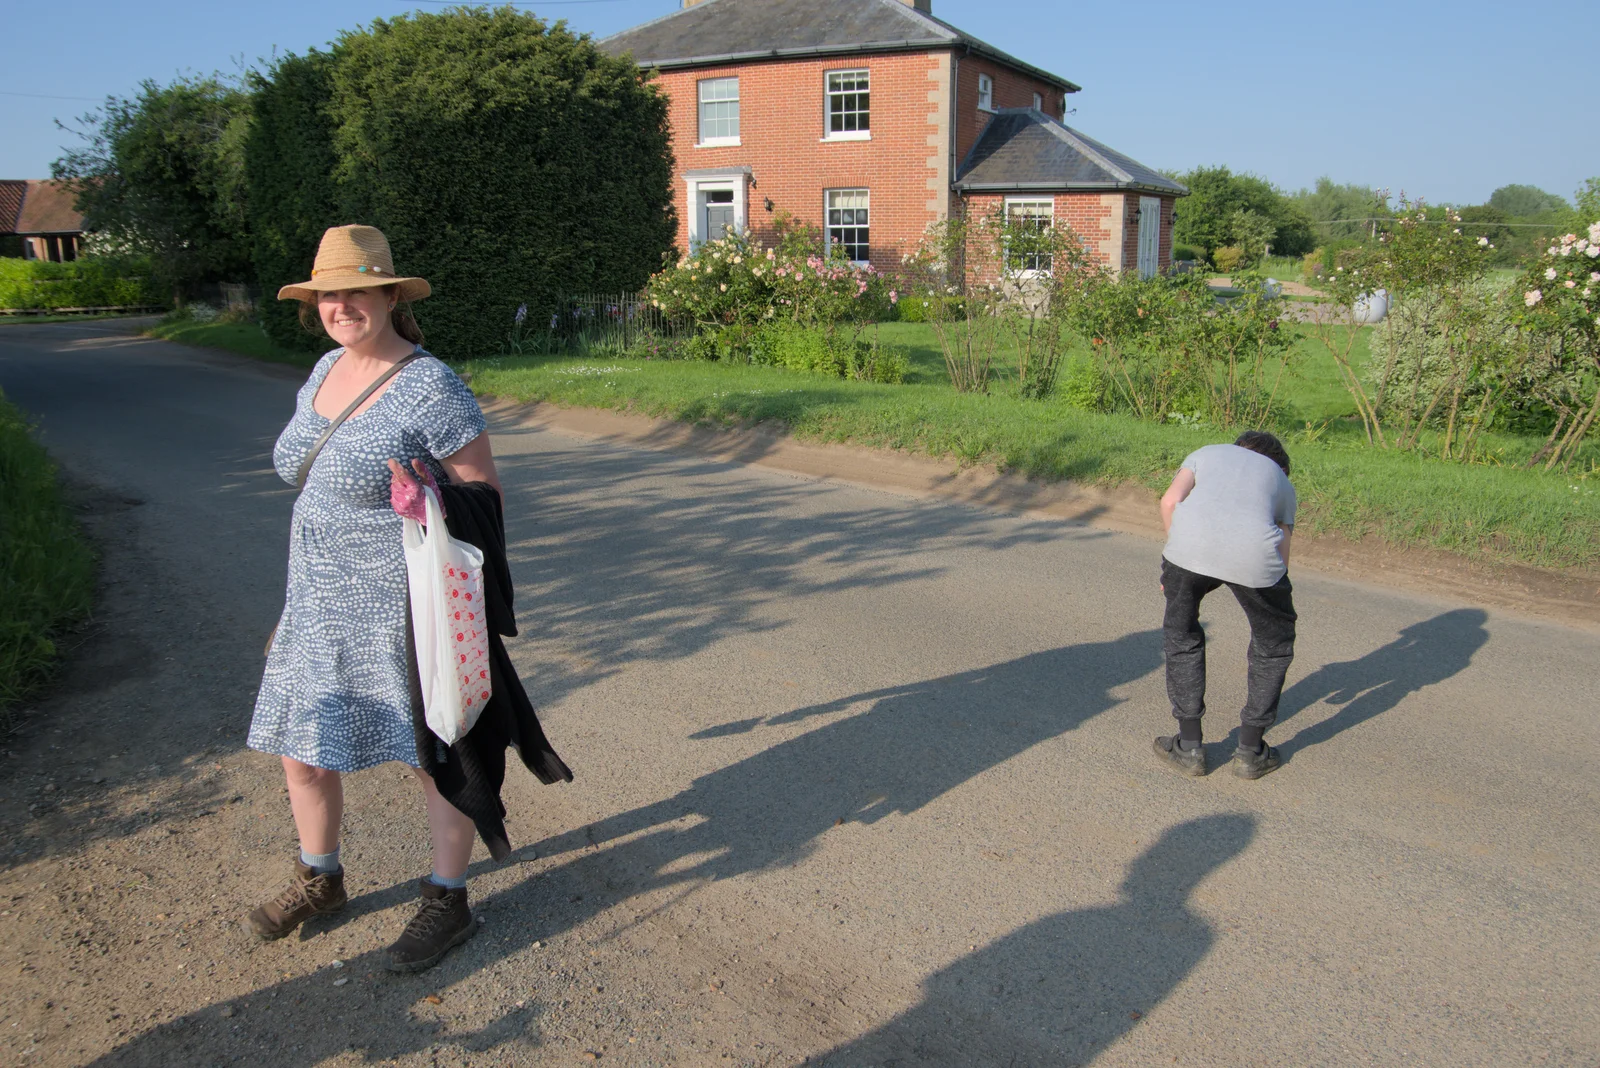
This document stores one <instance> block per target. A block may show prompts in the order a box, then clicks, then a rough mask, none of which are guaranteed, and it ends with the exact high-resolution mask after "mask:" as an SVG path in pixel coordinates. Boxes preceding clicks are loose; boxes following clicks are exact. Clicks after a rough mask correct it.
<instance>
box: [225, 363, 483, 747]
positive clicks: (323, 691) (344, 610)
mask: <svg viewBox="0 0 1600 1068" xmlns="http://www.w3.org/2000/svg"><path fill="white" fill-rule="evenodd" d="M342 352H343V350H342V349H335V350H334V351H333V352H330V353H328V354H327V355H326V356H324V357H323V358H322V359H321V360H320V361H319V362H318V363H317V366H316V369H315V370H313V371H312V372H311V377H310V378H309V379H308V380H307V382H306V384H305V385H304V386H302V387H301V389H300V395H299V398H298V400H297V402H296V405H295V413H294V418H293V419H291V420H290V421H289V425H288V426H287V427H285V428H284V431H283V433H282V434H281V435H279V437H278V443H277V445H276V446H275V447H274V448H273V450H272V458H273V462H274V464H275V465H276V466H277V469H278V474H279V475H280V476H282V477H283V479H284V481H286V482H288V483H290V484H291V485H292V484H293V483H294V479H295V475H296V473H297V471H298V469H299V467H300V462H301V460H302V459H304V457H305V455H306V452H307V450H309V449H310V448H311V444H312V442H314V441H315V440H316V438H317V435H319V434H320V433H322V430H323V428H325V427H326V426H327V425H328V420H327V419H325V418H323V417H322V416H321V415H318V414H317V412H316V409H315V408H313V407H312V401H313V399H314V398H315V397H316V394H317V389H318V387H320V386H321V385H322V380H323V379H324V378H325V377H327V374H328V371H329V370H330V369H331V368H332V367H333V364H334V362H335V361H336V360H337V359H338V358H339V356H340V355H341V354H342ZM484 428H485V423H484V419H483V412H482V411H481V410H479V408H478V402H477V399H476V398H475V397H473V395H472V391H471V390H469V389H468V388H467V386H466V384H465V383H464V382H462V381H461V379H460V378H458V377H457V376H456V374H455V372H453V371H451V370H450V368H448V367H446V366H445V365H444V364H443V363H441V362H440V361H438V360H436V359H434V358H433V357H432V356H427V355H424V356H423V358H421V359H419V360H416V361H414V362H412V363H411V364H409V365H408V366H407V367H405V368H404V369H403V370H401V371H400V373H399V374H397V375H395V377H394V378H393V379H392V380H391V381H390V383H389V386H388V388H387V389H386V390H384V392H383V393H382V394H380V395H379V397H378V399H377V401H376V402H374V403H373V405H372V407H370V408H368V409H367V410H366V411H364V412H362V413H361V414H359V415H355V416H351V417H350V418H349V419H347V420H345V422H344V425H343V426H341V427H340V428H339V429H338V430H337V431H335V432H334V434H333V436H332V437H331V438H329V439H328V443H327V444H326V445H324V446H323V449H322V452H321V454H320V455H318V457H317V460H316V463H314V464H313V465H312V467H311V473H310V475H309V476H308V477H307V478H306V485H305V489H304V490H302V491H301V493H300V497H299V499H298V500H296V501H295V505H294V518H293V520H292V521H291V523H290V528H289V585H288V596H287V597H286V598H285V604H284V611H283V618H282V620H281V621H280V622H279V624H278V633H277V635H276V637H275V638H274V639H273V643H272V649H271V651H270V652H269V653H268V655H267V668H266V672H265V674H264V675H263V677H262V679H261V690H260V692H259V694H258V695H257V697H256V710H255V716H254V718H253V719H252V720H251V722H250V737H249V742H248V744H249V745H250V747H251V748H252V749H259V750H261V751H262V752H266V753H274V754H277V755H280V756H287V757H292V758H293V759H295V760H298V761H300V762H301V763H303V764H310V765H311V766H313V767H318V768H329V769H331V770H334V771H359V770H361V769H362V768H369V767H372V766H373V765H375V764H382V763H385V762H386V761H390V760H399V761H403V762H405V763H407V764H410V765H413V766H415V765H416V763H417V746H416V735H415V734H414V732H413V730H412V723H411V697H410V687H409V684H408V682H409V673H410V671H409V667H408V661H407V657H406V647H405V642H406V565H405V555H404V552H403V550H402V548H401V540H400V534H401V529H402V525H401V519H400V517H399V516H398V515H396V514H395V513H394V510H393V509H392V508H390V507H389V470H388V466H387V463H386V461H387V460H389V459H390V458H393V459H396V460H399V461H400V462H401V463H402V464H405V465H406V466H408V467H409V466H410V462H411V460H412V459H420V460H422V461H423V462H424V463H425V464H427V466H428V467H429V468H430V469H431V470H432V471H433V475H434V477H435V478H436V479H438V480H439V481H440V482H444V481H446V475H445V472H444V469H443V468H442V467H441V466H440V464H439V462H438V458H440V457H445V456H449V455H451V454H452V453H455V452H457V451H459V450H460V449H462V448H463V447H464V446H466V445H467V444H468V443H469V442H471V441H472V440H473V439H474V438H476V437H477V436H478V435H479V434H481V433H483V431H484Z"/></svg>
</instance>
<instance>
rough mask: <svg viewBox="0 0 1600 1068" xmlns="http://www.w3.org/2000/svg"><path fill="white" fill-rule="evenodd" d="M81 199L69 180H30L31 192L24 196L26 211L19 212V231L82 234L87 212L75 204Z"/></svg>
mask: <svg viewBox="0 0 1600 1068" xmlns="http://www.w3.org/2000/svg"><path fill="white" fill-rule="evenodd" d="M77 199H78V198H77V194H75V193H74V192H73V191H72V189H71V187H70V186H68V185H67V183H66V182H54V181H50V180H48V179H46V180H38V181H35V180H30V181H29V182H28V195H27V196H26V197H25V198H23V201H22V211H21V212H19V213H18V215H17V233H19V234H80V233H82V232H83V213H82V212H80V211H79V210H78V209H77V208H76V207H74V206H73V205H74V204H75V203H76V201H77Z"/></svg>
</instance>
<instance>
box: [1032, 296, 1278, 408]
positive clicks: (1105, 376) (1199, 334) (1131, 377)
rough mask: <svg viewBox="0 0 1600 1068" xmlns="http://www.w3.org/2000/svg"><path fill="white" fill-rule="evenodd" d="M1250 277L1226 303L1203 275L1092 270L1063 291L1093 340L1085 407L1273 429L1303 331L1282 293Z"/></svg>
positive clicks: (1070, 313) (1083, 384) (1075, 319)
mask: <svg viewBox="0 0 1600 1068" xmlns="http://www.w3.org/2000/svg"><path fill="white" fill-rule="evenodd" d="M1259 281H1260V276H1259V275H1255V276H1252V277H1250V278H1249V279H1248V280H1244V279H1241V282H1242V283H1243V284H1241V286H1240V288H1241V290H1242V292H1241V293H1240V294H1239V295H1238V296H1236V297H1234V298H1233V299H1231V300H1229V301H1227V302H1226V303H1225V304H1220V305H1219V304H1218V303H1217V301H1216V299H1215V298H1214V297H1213V296H1212V294H1211V290H1210V288H1209V287H1208V286H1207V285H1206V281H1205V279H1204V278H1203V277H1201V276H1199V275H1193V274H1191V275H1182V276H1178V277H1174V278H1162V277H1156V278H1151V279H1140V278H1133V277H1123V278H1113V277H1112V276H1110V275H1109V274H1106V273H1104V272H1098V273H1094V274H1089V275H1086V276H1085V284H1084V285H1082V286H1080V287H1077V288H1075V289H1073V290H1070V291H1067V292H1066V293H1064V294H1063V301H1062V303H1063V305H1064V307H1063V308H1062V314H1063V316H1064V317H1065V319H1066V320H1067V322H1068V323H1069V324H1070V325H1071V327H1072V328H1073V329H1074V330H1075V331H1076V332H1077V333H1079V334H1080V335H1081V336H1082V337H1084V338H1085V339H1086V340H1087V341H1088V342H1089V350H1090V353H1091V366H1092V371H1087V372H1086V371H1077V372H1075V373H1076V374H1078V375H1080V376H1082V377H1080V378H1079V380H1078V383H1077V384H1076V385H1075V387H1074V389H1075V390H1076V392H1077V394H1078V396H1079V397H1081V398H1082V400H1081V401H1080V403H1093V404H1095V406H1097V407H1101V408H1107V409H1117V410H1122V411H1127V412H1131V413H1132V414H1134V415H1136V416H1138V417H1139V418H1141V419H1146V420H1149V421H1151V422H1157V423H1164V422H1169V421H1188V422H1194V421H1196V420H1206V421H1210V422H1214V423H1217V424H1218V425H1221V426H1229V427H1231V426H1265V425H1271V424H1273V423H1275V422H1277V421H1278V420H1280V419H1281V418H1282V414H1283V405H1282V403H1281V402H1280V401H1279V400H1278V393H1279V390H1280V387H1281V386H1282V384H1283V381H1284V378H1285V376H1286V373H1287V370H1288V365H1289V360H1290V353H1291V351H1292V348H1291V346H1292V344H1293V341H1294V336H1293V334H1292V333H1291V332H1290V331H1288V330H1281V329H1279V317H1280V315H1281V314H1282V310H1283V302H1282V299H1281V298H1274V297H1270V296H1268V295H1267V294H1266V292H1265V290H1264V288H1263V287H1262V286H1260V285H1258V284H1255V283H1256V282H1259Z"/></svg>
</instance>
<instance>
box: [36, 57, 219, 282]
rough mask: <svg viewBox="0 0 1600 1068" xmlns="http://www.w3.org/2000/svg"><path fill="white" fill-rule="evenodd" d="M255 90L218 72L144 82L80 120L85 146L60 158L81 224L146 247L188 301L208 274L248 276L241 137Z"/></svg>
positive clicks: (134, 247)
mask: <svg viewBox="0 0 1600 1068" xmlns="http://www.w3.org/2000/svg"><path fill="white" fill-rule="evenodd" d="M249 119H250V96H249V94H248V93H247V92H246V91H245V90H244V89H242V88H241V87H240V86H238V85H236V84H234V83H231V82H229V81H226V80H224V79H222V78H220V77H218V76H216V75H212V76H208V77H203V78H179V79H178V80H176V81H174V82H173V83H172V84H171V85H166V86H163V85H158V84H156V83H155V82H153V81H146V82H144V83H142V84H141V86H140V89H139V94H138V95H137V96H135V97H133V98H131V99H127V98H122V97H108V98H107V100H106V103H105V106H104V107H103V108H101V109H100V110H98V111H94V112H90V113H89V114H88V115H85V116H84V117H83V119H82V120H81V126H80V129H79V130H78V131H77V132H78V134H79V136H80V137H82V138H83V141H84V144H83V145H82V146H81V147H80V148H78V149H76V150H73V151H69V152H67V153H66V154H65V155H63V156H62V157H61V158H60V159H58V160H56V162H55V165H54V167H53V168H52V170H53V172H54V175H55V177H56V178H59V179H65V180H67V181H68V182H70V183H71V185H72V188H73V189H74V190H75V191H76V193H77V206H78V210H79V211H82V212H83V213H84V228H85V229H86V230H90V231H97V232H98V233H99V234H100V235H101V237H102V238H103V239H104V240H105V243H107V244H110V245H111V246H113V247H120V248H122V249H125V250H127V251H131V252H136V253H140V254H144V255H148V256H149V257H150V258H151V260H152V261H153V262H154V264H155V267H156V270H157V272H158V274H159V276H160V279H161V281H162V282H163V283H164V284H165V285H166V286H167V287H168V288H170V289H171V290H172V292H173V294H174V298H175V299H176V300H178V301H179V302H181V301H182V300H183V299H184V298H185V297H187V296H190V295H192V294H193V292H194V290H195V287H196V286H198V285H201V284H203V283H206V282H218V281H227V280H232V281H238V280H240V279H244V278H247V277H249V271H250V245H249V232H248V225H247V221H246V217H245V208H244V196H243V174H244V167H243V144H244V135H245V130H246V128H247V126H248V123H249Z"/></svg>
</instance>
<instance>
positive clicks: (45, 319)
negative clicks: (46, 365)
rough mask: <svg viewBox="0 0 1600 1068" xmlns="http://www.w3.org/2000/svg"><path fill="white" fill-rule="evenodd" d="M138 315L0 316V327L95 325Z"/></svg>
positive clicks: (134, 317) (110, 313) (118, 313)
mask: <svg viewBox="0 0 1600 1068" xmlns="http://www.w3.org/2000/svg"><path fill="white" fill-rule="evenodd" d="M137 318H140V316H138V315H129V314H127V313H126V312H107V313H105V314H104V315H0V326H21V325H22V324H24V323H29V324H32V325H34V326H37V325H38V324H40V323H97V322H100V321H101V320H102V319H137Z"/></svg>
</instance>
